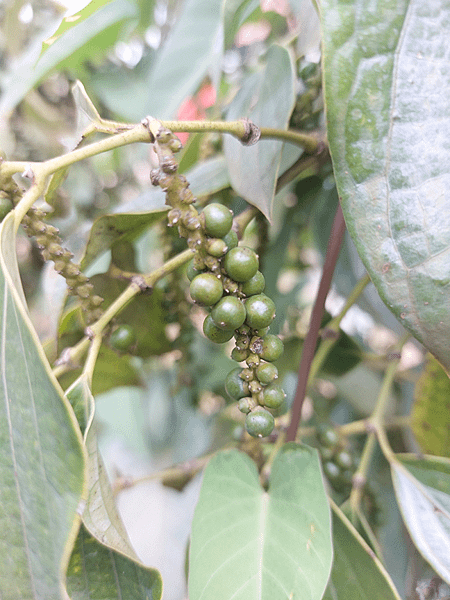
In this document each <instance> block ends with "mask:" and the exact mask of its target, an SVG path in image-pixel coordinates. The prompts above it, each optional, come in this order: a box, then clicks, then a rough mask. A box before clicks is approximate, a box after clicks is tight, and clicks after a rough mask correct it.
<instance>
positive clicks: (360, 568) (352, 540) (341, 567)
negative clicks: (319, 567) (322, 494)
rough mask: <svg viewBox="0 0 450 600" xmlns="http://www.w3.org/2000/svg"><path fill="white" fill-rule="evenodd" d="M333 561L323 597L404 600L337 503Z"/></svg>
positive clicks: (326, 599)
mask: <svg viewBox="0 0 450 600" xmlns="http://www.w3.org/2000/svg"><path fill="white" fill-rule="evenodd" d="M332 507H333V547H334V561H333V568H332V570H331V576H330V581H329V582H328V587H327V590H326V592H325V595H324V596H323V600H349V599H350V598H351V600H368V599H369V598H370V600H401V598H400V596H399V595H398V593H397V590H396V589H395V586H394V584H393V583H392V581H391V578H390V577H389V575H388V573H387V571H386V569H385V568H384V567H383V565H382V564H381V562H380V561H379V560H378V559H377V557H376V556H375V554H374V552H373V551H372V549H371V548H370V547H369V546H368V545H367V543H366V542H365V541H364V540H363V538H362V537H361V536H360V535H359V533H358V532H357V531H356V529H355V528H354V527H353V525H352V524H351V523H350V521H349V520H348V519H347V518H346V517H345V515H344V514H343V512H342V511H341V510H340V509H339V508H338V507H337V506H336V505H334V503H333V504H332Z"/></svg>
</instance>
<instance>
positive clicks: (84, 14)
mask: <svg viewBox="0 0 450 600" xmlns="http://www.w3.org/2000/svg"><path fill="white" fill-rule="evenodd" d="M109 2H111V0H91V2H89V4H88V5H87V6H85V7H84V8H82V9H81V10H80V11H78V12H77V13H76V14H74V15H70V16H68V17H64V18H63V20H62V22H61V25H60V26H59V27H58V29H57V30H56V31H55V33H54V34H53V35H52V36H51V37H50V38H48V39H46V40H45V41H44V42H42V51H41V56H42V54H44V52H45V51H46V50H48V48H50V46H51V45H52V44H54V43H55V42H56V40H57V39H58V38H60V37H61V36H62V35H63V34H64V33H66V31H69V29H72V27H76V26H77V25H79V24H80V23H81V22H82V21H84V20H85V19H87V18H88V17H90V16H91V15H93V14H94V13H96V12H97V11H98V10H99V9H100V8H102V6H104V5H105V4H108V3H109Z"/></svg>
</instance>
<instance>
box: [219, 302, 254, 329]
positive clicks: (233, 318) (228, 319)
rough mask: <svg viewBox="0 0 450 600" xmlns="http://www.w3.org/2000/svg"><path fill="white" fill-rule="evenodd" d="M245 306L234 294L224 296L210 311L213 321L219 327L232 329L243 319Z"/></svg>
mask: <svg viewBox="0 0 450 600" xmlns="http://www.w3.org/2000/svg"><path fill="white" fill-rule="evenodd" d="M245 315H246V313H245V306H244V304H243V302H241V301H240V300H239V298H236V297H235V296H224V297H223V298H222V299H221V300H219V302H218V303H217V304H216V305H215V307H214V308H213V309H212V311H211V317H212V319H213V321H214V323H215V324H216V325H217V327H219V328H220V329H226V330H230V329H231V330H234V329H237V328H238V327H240V326H241V325H242V323H243V322H244V321H245Z"/></svg>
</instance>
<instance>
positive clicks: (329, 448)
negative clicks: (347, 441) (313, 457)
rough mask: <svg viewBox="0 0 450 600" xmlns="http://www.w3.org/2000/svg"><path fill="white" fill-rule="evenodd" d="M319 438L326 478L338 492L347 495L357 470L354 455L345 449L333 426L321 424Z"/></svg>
mask: <svg viewBox="0 0 450 600" xmlns="http://www.w3.org/2000/svg"><path fill="white" fill-rule="evenodd" d="M317 438H318V442H319V444H320V446H319V453H320V456H321V458H322V466H323V472H324V474H325V476H326V477H327V479H328V481H329V482H330V484H331V485H332V487H333V488H334V489H335V490H336V491H338V492H342V493H347V492H348V491H349V489H350V488H351V486H352V478H353V474H354V472H355V469H356V464H355V460H354V459H353V456H352V453H351V452H349V450H348V449H347V448H345V446H344V445H343V443H342V440H341V439H340V437H339V434H338V433H337V431H336V429H335V428H334V427H332V426H331V425H328V424H321V425H320V426H319V427H318V431H317Z"/></svg>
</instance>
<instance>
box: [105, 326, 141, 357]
mask: <svg viewBox="0 0 450 600" xmlns="http://www.w3.org/2000/svg"><path fill="white" fill-rule="evenodd" d="M109 343H110V344H111V346H112V347H113V348H115V349H116V350H120V351H121V352H126V351H127V350H129V349H130V348H131V346H132V345H133V344H135V343H136V334H135V332H134V329H133V328H132V327H130V325H119V327H117V329H115V330H114V331H113V332H112V333H111V336H110V338H109Z"/></svg>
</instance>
